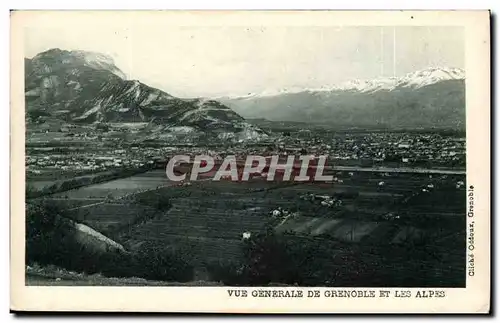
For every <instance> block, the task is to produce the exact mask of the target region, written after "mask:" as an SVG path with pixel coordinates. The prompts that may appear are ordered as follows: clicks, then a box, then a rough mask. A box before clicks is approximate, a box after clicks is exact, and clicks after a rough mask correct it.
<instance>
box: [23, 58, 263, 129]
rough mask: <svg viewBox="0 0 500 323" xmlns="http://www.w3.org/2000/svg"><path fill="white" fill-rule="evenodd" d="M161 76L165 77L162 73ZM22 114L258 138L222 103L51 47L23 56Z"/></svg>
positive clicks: (107, 60)
mask: <svg viewBox="0 0 500 323" xmlns="http://www.w3.org/2000/svg"><path fill="white" fill-rule="evenodd" d="M166 77H167V76H166ZM25 100H26V111H27V119H28V120H32V119H36V118H39V117H44V118H56V119H59V120H64V121H65V122H69V123H83V124H85V123H87V124H88V123H108V122H112V123H116V122H122V123H130V122H150V123H154V125H155V130H156V131H155V132H156V133H162V132H168V131H170V130H171V129H181V131H182V132H193V131H194V132H201V133H206V132H215V133H219V134H222V135H223V136H225V137H227V134H239V135H242V136H243V137H245V138H246V137H258V136H260V135H263V132H262V131H261V130H260V129H258V128H256V127H255V126H253V125H250V124H248V123H247V122H246V121H245V120H244V119H243V118H242V117H241V116H239V115H238V114H237V113H235V112H234V111H233V110H231V109H230V108H228V107H227V106H225V105H223V104H221V103H219V102H217V101H215V100H208V99H202V98H199V99H180V98H177V97H174V96H172V95H170V94H168V93H166V92H164V91H162V90H159V89H156V88H153V87H150V86H148V85H146V84H144V83H141V82H140V81H137V80H127V78H126V76H125V74H124V73H123V72H122V71H121V70H120V69H119V68H118V67H117V66H116V65H115V64H114V62H113V59H112V58H111V57H109V56H107V55H104V54H100V53H93V52H87V51H79V50H76V51H67V50H61V49H51V50H48V51H45V52H42V53H40V54H38V55H36V56H35V57H33V58H32V59H28V58H25Z"/></svg>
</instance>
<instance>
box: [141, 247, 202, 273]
mask: <svg viewBox="0 0 500 323" xmlns="http://www.w3.org/2000/svg"><path fill="white" fill-rule="evenodd" d="M132 259H133V264H134V265H133V267H135V271H136V272H138V273H140V277H142V278H146V279H152V280H166V281H177V282H186V281H190V280H192V279H193V276H194V268H193V266H192V265H190V264H189V262H188V260H187V259H185V258H184V257H183V255H182V253H181V252H174V251H173V250H169V249H168V248H167V247H163V246H158V245H157V244H154V243H146V244H144V245H143V246H141V248H140V249H139V250H138V251H137V252H136V253H135V254H134V255H133V258H132Z"/></svg>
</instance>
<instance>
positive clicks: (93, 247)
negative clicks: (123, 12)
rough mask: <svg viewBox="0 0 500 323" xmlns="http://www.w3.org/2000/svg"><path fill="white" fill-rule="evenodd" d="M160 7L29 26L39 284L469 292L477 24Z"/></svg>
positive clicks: (29, 222)
mask: <svg viewBox="0 0 500 323" xmlns="http://www.w3.org/2000/svg"><path fill="white" fill-rule="evenodd" d="M160 14H161V13H160V12H158V13H157V15H160ZM203 14H205V15H210V13H202V14H200V15H203ZM214 14H215V13H214ZM226 14H227V13H226ZM151 15H152V19H151V21H152V22H151V23H148V22H147V19H142V20H134V19H133V18H130V19H123V20H120V21H122V22H123V23H118V22H116V23H112V24H109V25H107V24H106V23H105V20H106V15H105V14H104V13H100V14H96V15H95V16H92V15H90V12H88V13H87V14H86V13H85V12H81V14H80V15H75V16H74V19H75V25H76V26H78V27H75V28H72V27H71V26H68V25H67V23H66V21H61V23H60V24H59V23H57V21H55V19H53V20H52V21H51V22H50V23H47V24H43V23H42V22H43V21H44V19H45V18H44V16H43V13H40V14H39V16H40V17H39V19H40V21H41V22H40V23H36V24H35V23H33V24H31V23H29V24H26V26H25V27H24V29H23V38H22V39H21V40H20V41H21V42H22V48H23V54H24V55H23V58H24V74H23V75H22V76H21V73H22V70H18V71H13V73H14V72H16V73H17V72H19V74H20V75H18V77H20V78H22V77H23V78H24V121H25V147H24V153H25V155H24V159H25V175H24V178H25V185H24V187H25V197H24V202H25V218H24V219H25V221H24V222H25V223H24V224H25V233H24V234H25V245H24V250H25V252H24V254H25V257H24V258H25V265H24V267H25V268H24V270H25V272H24V282H25V285H26V286H75V287H77V286H128V287H130V286H136V287H150V286H161V287H225V288H226V290H228V292H229V296H237V297H238V296H239V295H238V294H241V293H243V294H245V293H246V291H245V289H244V288H247V287H251V288H253V287H262V288H267V287H269V288H271V287H278V288H284V289H282V291H279V292H278V294H275V295H274V294H273V297H276V295H278V297H297V295H295V294H294V293H297V290H296V289H295V290H290V289H288V288H291V287H294V288H299V289H298V290H299V291H300V288H310V287H311V288H312V287H314V288H315V287H327V288H330V289H329V290H330V292H328V291H326V292H325V293H323V292H322V294H323V295H322V296H325V297H352V298H355V297H369V296H367V295H366V294H363V292H361V291H360V289H357V288H398V290H396V292H395V293H396V294H395V297H402V298H404V297H410V291H411V290H412V289H414V288H425V289H426V290H431V294H430V297H438V298H439V297H444V296H445V292H444V291H445V290H446V288H463V289H465V288H467V287H468V277H470V276H474V275H475V274H476V275H477V273H475V267H474V254H472V253H469V252H468V251H471V248H470V245H471V244H472V246H474V242H473V240H472V242H471V240H470V239H471V236H472V239H474V235H473V234H474V233H473V232H472V230H473V227H472V229H471V226H470V225H468V222H467V221H468V217H472V216H473V215H474V213H473V212H474V210H473V208H472V203H473V201H474V200H473V196H474V194H476V190H477V185H479V184H480V183H478V182H475V183H472V182H471V181H470V180H468V173H467V172H468V171H469V167H468V158H469V155H468V154H467V149H468V148H469V147H467V144H466V143H467V138H468V135H469V133H468V132H469V131H470V127H467V122H466V120H467V113H466V102H467V100H466V99H467V96H466V93H468V88H467V87H468V86H469V83H468V72H469V70H467V69H466V53H467V50H466V31H465V27H464V26H461V25H457V24H455V25H453V24H450V25H443V24H440V23H437V22H436V24H435V25H432V24H428V23H426V24H422V25H402V24H399V25H398V24H394V25H387V24H384V25H363V24H362V21H360V22H359V25H352V24H350V25H346V24H340V23H339V24H338V25H335V23H331V24H328V25H321V24H318V25H296V24H291V25H286V24H279V23H266V24H264V23H263V24H261V25H259V24H255V23H251V24H245V22H244V21H241V22H240V23H239V24H228V25H220V24H210V23H207V24H206V25H203V24H196V25H194V24H193V25H190V24H177V25H175V24H172V23H170V24H169V23H166V24H161V23H153V21H154V22H157V21H161V19H160V18H159V17H155V19H153V13H151ZM221 15H224V14H221ZM205 17H206V16H201V17H200V19H201V18H205ZM49 18H50V16H49V15H48V16H47V18H46V19H49ZM157 18H158V19H157ZM206 18H207V19H206V21H208V22H210V21H212V20H210V19H208V18H210V17H206ZM411 19H413V16H411ZM165 20H167V18H165ZM266 21H267V20H266ZM85 22H89V23H88V25H85ZM91 22H92V23H91ZM83 26H85V27H83ZM466 70H467V73H466ZM468 108H469V107H468ZM477 111H480V110H477ZM469 113H470V112H469ZM488 149H489V147H488ZM488 159H489V158H488ZM474 171H479V169H474ZM475 186H476V187H475ZM471 201H472V202H471ZM476 212H477V210H476ZM471 214H472V215H471ZM476 216H477V215H476ZM484 219H485V221H489V218H488V216H487V215H486V214H485V218H484ZM476 221H477V220H476ZM471 257H472V258H471ZM398 291H399V294H398ZM432 291H435V292H432ZM260 292H262V295H258V296H260V297H269V295H271V293H272V292H271V291H270V290H269V291H265V290H263V291H262V290H261V291H260ZM260 292H259V293H260ZM266 293H269V295H266ZM283 293H284V294H283ZM300 293H302V292H300ZM343 293H345V294H343ZM425 293H426V292H424V294H422V295H423V296H422V297H427V296H425V295H427V294H425ZM427 293H428V292H427ZM225 295H226V296H227V293H225ZM342 295H344V296H342ZM377 295H378V292H377ZM398 295H399V296H398ZM251 296H257V294H256V295H253V294H252V295H251ZM305 296H306V295H304V297H305ZM411 296H412V297H414V296H415V292H413V294H411ZM416 296H417V297H419V296H418V293H417V295H416ZM298 297H300V295H299V296H298Z"/></svg>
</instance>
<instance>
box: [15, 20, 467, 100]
mask: <svg viewBox="0 0 500 323" xmlns="http://www.w3.org/2000/svg"><path fill="white" fill-rule="evenodd" d="M242 24H243V25H242V26H228V27H224V26H179V25H168V24H166V25H159V24H147V23H141V24H140V25H139V24H137V23H136V24H134V23H133V22H128V23H120V24H109V25H106V24H105V23H102V22H100V23H93V21H92V19H90V20H87V23H86V24H85V25H84V26H82V25H77V26H78V27H75V26H73V25H71V24H67V23H61V24H57V23H56V22H52V23H47V24H40V23H39V24H37V25H36V26H27V27H25V33H24V44H25V46H24V47H25V56H26V57H29V58H32V57H33V56H35V55H36V54H38V53H40V52H43V51H45V50H48V49H51V48H60V49H65V50H76V49H78V50H88V51H96V52H100V53H103V54H107V55H109V56H111V57H112V58H113V59H114V61H115V64H116V66H117V67H118V68H120V69H121V70H122V71H123V72H124V73H125V74H126V75H127V78H129V79H137V80H140V81H141V82H143V83H145V84H148V85H150V86H153V87H156V88H159V89H161V90H163V91H165V92H168V93H170V94H172V95H175V96H178V97H219V96H234V95H247V94H251V93H264V92H273V91H281V90H286V89H298V88H319V87H323V86H332V85H335V84H339V83H342V82H345V81H349V80H353V79H373V78H378V77H389V76H403V75H405V74H407V73H410V72H414V71H418V70H422V69H425V68H428V67H458V68H464V50H465V48H464V35H463V29H462V28H460V27H447V26H435V27H420V26H418V27H415V26H399V27H391V26H384V27H379V26H368V27H353V26H324V27H317V26H279V25H278V26H267V27H260V26H248V27H246V26H244V23H242Z"/></svg>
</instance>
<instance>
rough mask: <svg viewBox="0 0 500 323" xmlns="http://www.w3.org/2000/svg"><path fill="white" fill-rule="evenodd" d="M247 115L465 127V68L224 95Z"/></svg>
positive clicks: (340, 122) (350, 124)
mask: <svg viewBox="0 0 500 323" xmlns="http://www.w3.org/2000/svg"><path fill="white" fill-rule="evenodd" d="M217 100H219V101H220V102H222V103H224V104H225V105H228V106H229V107H230V108H232V109H233V110H235V111H236V112H237V113H239V114H240V115H242V116H243V117H245V118H265V119H268V120H271V121H301V122H313V123H323V124H324V123H327V124H331V125H335V126H344V127H346V126H347V127H364V126H368V127H387V128H427V127H430V128H436V127H437V128H457V129H463V128H465V72H464V70H462V69H458V68H429V69H425V70H422V71H417V72H414V73H409V74H407V75H405V76H402V77H390V78H379V79H375V80H353V81H349V82H346V83H343V84H339V85H336V86H324V87H322V88H314V89H293V90H283V91H277V92H266V93H262V94H250V95H246V96H241V97H220V98H217Z"/></svg>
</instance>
